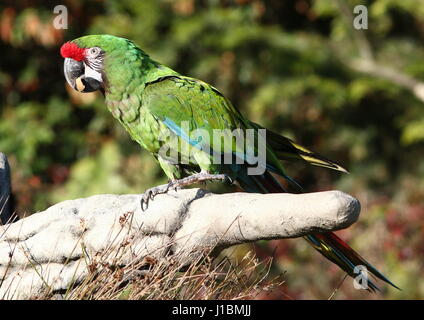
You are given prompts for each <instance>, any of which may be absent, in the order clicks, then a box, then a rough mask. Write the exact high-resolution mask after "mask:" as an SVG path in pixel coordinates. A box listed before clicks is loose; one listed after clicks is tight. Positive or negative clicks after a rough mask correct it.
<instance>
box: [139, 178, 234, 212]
mask: <svg viewBox="0 0 424 320" xmlns="http://www.w3.org/2000/svg"><path fill="white" fill-rule="evenodd" d="M225 180H227V181H230V182H232V180H231V179H230V177H229V176H228V175H226V174H210V173H207V172H200V173H196V174H193V175H191V176H188V177H186V178H182V179H179V180H172V181H170V182H169V183H167V184H163V185H160V186H157V187H153V188H150V189H148V190H147V191H146V192H145V193H144V194H143V197H142V198H141V210H143V211H145V210H146V209H147V207H148V204H149V201H150V200H153V198H154V197H155V196H156V195H158V194H164V193H168V191H169V190H171V189H174V190H178V189H181V188H182V187H185V186H189V185H192V184H195V183H198V182H206V181H225Z"/></svg>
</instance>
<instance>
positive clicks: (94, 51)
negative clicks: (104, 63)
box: [88, 47, 101, 58]
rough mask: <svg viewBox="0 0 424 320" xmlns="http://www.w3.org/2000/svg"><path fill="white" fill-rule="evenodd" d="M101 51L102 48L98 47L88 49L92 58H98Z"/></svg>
mask: <svg viewBox="0 0 424 320" xmlns="http://www.w3.org/2000/svg"><path fill="white" fill-rule="evenodd" d="M100 52H101V49H100V48H98V47H94V48H90V49H88V54H89V56H90V58H96V57H97V56H98V55H99V54H100Z"/></svg>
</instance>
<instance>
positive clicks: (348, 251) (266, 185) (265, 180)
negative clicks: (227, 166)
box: [239, 171, 399, 291]
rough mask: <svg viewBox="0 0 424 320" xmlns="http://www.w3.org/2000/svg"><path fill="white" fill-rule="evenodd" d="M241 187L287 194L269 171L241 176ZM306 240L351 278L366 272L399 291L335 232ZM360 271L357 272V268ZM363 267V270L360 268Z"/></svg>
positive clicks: (370, 286)
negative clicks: (363, 271) (362, 271)
mask: <svg viewBox="0 0 424 320" xmlns="http://www.w3.org/2000/svg"><path fill="white" fill-rule="evenodd" d="M239 177H240V179H239V184H240V186H241V187H242V188H243V189H244V190H245V191H247V192H262V193H281V192H285V190H284V188H283V187H282V186H281V184H280V183H279V182H278V181H277V180H276V179H275V178H274V177H273V176H272V175H271V174H270V173H269V172H268V171H267V172H265V173H264V174H263V175H257V176H253V175H252V176H248V175H245V176H239ZM305 239H306V240H307V241H308V242H309V243H310V244H311V245H312V246H313V247H314V248H315V249H316V250H317V251H318V252H320V253H321V254H322V255H323V256H324V257H326V258H327V259H328V260H330V261H332V262H333V263H335V264H336V265H338V266H339V267H340V268H341V269H342V270H344V271H345V272H346V273H347V274H349V275H350V276H351V277H353V278H355V277H356V276H358V275H359V272H358V270H363V267H365V268H366V269H365V270H366V271H368V272H369V273H371V274H372V275H374V276H375V277H377V278H378V279H381V280H383V281H385V282H386V283H388V284H390V285H392V286H393V287H395V288H397V289H399V288H398V287H397V286H396V285H395V284H393V283H392V282H391V281H390V280H389V279H388V278H386V277H385V276H384V275H383V274H382V273H381V272H379V271H378V270H377V269H376V268H374V267H373V266H372V265H371V264H370V263H369V262H367V261H366V260H365V259H364V258H362V257H361V256H360V255H359V254H358V253H357V252H355V251H354V250H353V249H352V248H351V247H350V246H349V245H348V244H347V243H346V242H344V241H343V240H342V239H340V238H339V237H338V236H336V235H335V234H334V233H333V232H326V233H313V234H310V235H307V236H305ZM356 266H358V269H356V270H355V267H356ZM360 266H362V268H360ZM367 281H368V290H370V291H379V290H380V289H379V287H378V286H377V285H376V284H375V283H374V282H373V281H372V280H371V279H369V278H368V279H367Z"/></svg>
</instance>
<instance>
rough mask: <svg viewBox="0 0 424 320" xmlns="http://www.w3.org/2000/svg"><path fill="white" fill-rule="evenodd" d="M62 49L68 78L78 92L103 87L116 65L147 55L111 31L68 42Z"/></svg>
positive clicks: (102, 89) (101, 88) (104, 87)
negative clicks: (112, 34)
mask: <svg viewBox="0 0 424 320" xmlns="http://www.w3.org/2000/svg"><path fill="white" fill-rule="evenodd" d="M60 53H61V55H62V57H63V58H65V63H64V72H65V78H66V81H67V82H68V84H69V85H70V86H71V87H72V88H74V89H75V90H77V91H79V92H92V91H96V90H101V91H104V90H105V89H107V88H106V86H107V82H108V77H109V76H111V77H113V75H111V73H113V65H115V66H119V65H121V66H122V65H123V64H125V62H126V61H134V60H137V56H140V55H144V53H143V52H142V51H141V50H140V49H139V48H138V47H137V46H136V45H134V44H133V43H132V42H131V41H129V40H127V39H123V38H119V37H115V36H111V35H91V36H85V37H81V38H78V39H75V40H72V41H69V42H66V43H65V44H63V45H62V47H61V48H60ZM134 58H135V59H134ZM106 70H108V72H106ZM115 76H116V75H115Z"/></svg>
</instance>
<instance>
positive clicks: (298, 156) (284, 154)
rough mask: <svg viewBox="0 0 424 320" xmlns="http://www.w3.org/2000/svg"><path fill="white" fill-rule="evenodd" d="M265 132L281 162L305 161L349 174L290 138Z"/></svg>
mask: <svg viewBox="0 0 424 320" xmlns="http://www.w3.org/2000/svg"><path fill="white" fill-rule="evenodd" d="M250 124H251V125H252V126H253V127H255V128H258V129H265V128H263V127H262V126H260V125H259V124H257V123H254V122H250ZM265 130H266V141H267V143H268V144H269V147H270V148H271V149H272V150H273V151H274V153H275V155H276V156H277V158H278V159H279V160H303V161H306V162H307V163H309V164H312V165H315V166H319V167H324V168H328V169H333V170H336V171H341V172H344V173H348V171H347V170H346V169H345V168H343V167H342V166H341V165H340V164H338V163H337V162H335V161H333V160H330V159H327V158H325V157H323V156H321V155H319V154H317V153H315V152H313V151H311V150H308V149H306V148H305V147H303V146H301V145H299V144H297V143H295V142H294V141H292V140H290V139H289V138H286V137H283V136H282V135H279V134H278V133H275V132H273V131H271V130H268V129H265Z"/></svg>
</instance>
